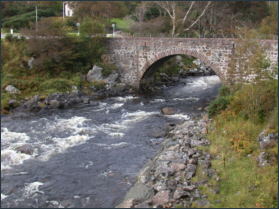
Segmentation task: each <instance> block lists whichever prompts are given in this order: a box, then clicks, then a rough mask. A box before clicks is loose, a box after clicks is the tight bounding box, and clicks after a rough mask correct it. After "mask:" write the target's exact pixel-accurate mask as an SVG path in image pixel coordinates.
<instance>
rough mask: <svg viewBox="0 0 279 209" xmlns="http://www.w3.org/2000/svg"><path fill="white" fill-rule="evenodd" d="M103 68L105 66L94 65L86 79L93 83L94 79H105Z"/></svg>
mask: <svg viewBox="0 0 279 209" xmlns="http://www.w3.org/2000/svg"><path fill="white" fill-rule="evenodd" d="M102 70H103V68H101V67H98V66H96V65H94V67H93V68H92V70H90V71H89V72H88V74H87V77H86V80H87V81H88V82H89V83H92V82H94V81H101V80H103V74H102Z"/></svg>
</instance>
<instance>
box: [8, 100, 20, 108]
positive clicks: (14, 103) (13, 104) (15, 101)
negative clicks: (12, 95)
mask: <svg viewBox="0 0 279 209" xmlns="http://www.w3.org/2000/svg"><path fill="white" fill-rule="evenodd" d="M19 105H20V103H19V102H18V101H17V100H15V99H11V100H9V106H10V107H18V106H19Z"/></svg>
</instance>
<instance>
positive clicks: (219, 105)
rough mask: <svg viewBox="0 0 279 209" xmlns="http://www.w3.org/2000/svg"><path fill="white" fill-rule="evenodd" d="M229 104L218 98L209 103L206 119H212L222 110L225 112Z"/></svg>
mask: <svg viewBox="0 0 279 209" xmlns="http://www.w3.org/2000/svg"><path fill="white" fill-rule="evenodd" d="M228 104H229V102H228V100H227V99H226V97H223V96H218V97H217V98H216V99H215V100H214V101H213V102H211V103H210V105H209V108H208V117H209V118H212V117H214V116H215V115H216V114H218V113H220V112H221V111H222V110H225V109H226V108H227V106H228Z"/></svg>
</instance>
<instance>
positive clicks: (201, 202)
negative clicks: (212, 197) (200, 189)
mask: <svg viewBox="0 0 279 209" xmlns="http://www.w3.org/2000/svg"><path fill="white" fill-rule="evenodd" d="M209 205H210V202H209V201H207V200H197V201H195V206H196V207H205V206H209Z"/></svg>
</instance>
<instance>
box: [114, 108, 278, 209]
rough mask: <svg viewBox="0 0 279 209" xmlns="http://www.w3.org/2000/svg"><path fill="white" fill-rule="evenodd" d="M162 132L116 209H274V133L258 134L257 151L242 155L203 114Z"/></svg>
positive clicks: (276, 171)
mask: <svg viewBox="0 0 279 209" xmlns="http://www.w3.org/2000/svg"><path fill="white" fill-rule="evenodd" d="M243 126H246V123H244V124H243ZM168 128H170V131H169V133H168V135H167V137H165V139H164V141H163V142H162V143H161V146H162V147H161V149H160V150H159V151H158V152H157V153H156V156H155V157H154V158H153V159H151V160H149V161H148V162H147V163H146V165H145V166H144V167H143V168H142V169H141V171H140V172H139V173H138V174H137V175H136V178H135V179H136V182H135V185H134V186H133V187H132V188H131V189H130V191H129V192H128V193H127V194H126V196H125V198H124V200H123V202H122V203H121V204H119V205H118V206H116V208H189V207H192V208H204V207H205V208H220V207H221V208H222V207H248V208H249V207H252V206H254V207H275V208H277V206H278V199H277V198H276V197H277V194H278V189H276V188H277V186H276V185H278V177H276V173H278V165H277V166H276V162H277V160H276V156H277V157H278V154H276V151H275V150H276V149H278V133H268V131H267V130H266V129H263V131H261V132H260V131H259V133H260V134H259V135H258V137H256V138H257V139H256V140H255V144H254V146H255V147H257V148H255V151H254V152H252V153H251V154H248V155H247V154H246V155H245V154H244V155H243V153H238V152H237V151H235V150H234V149H233V147H230V144H229V142H228V141H227V140H225V139H224V138H222V134H220V132H219V130H218V129H219V128H217V129H216V124H215V121H214V120H212V119H208V118H207V113H202V114H201V115H199V116H197V117H194V118H192V119H190V120H188V121H185V122H184V123H182V124H180V125H176V126H175V127H174V126H173V127H168ZM255 128H256V129H257V128H258V129H259V130H261V128H263V126H261V127H259V126H257V127H255ZM171 129H172V130H171ZM218 132H219V136H218ZM220 139H221V141H220ZM226 144H227V145H226ZM277 153H278V151H277ZM231 205H232V206H231Z"/></svg>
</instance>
